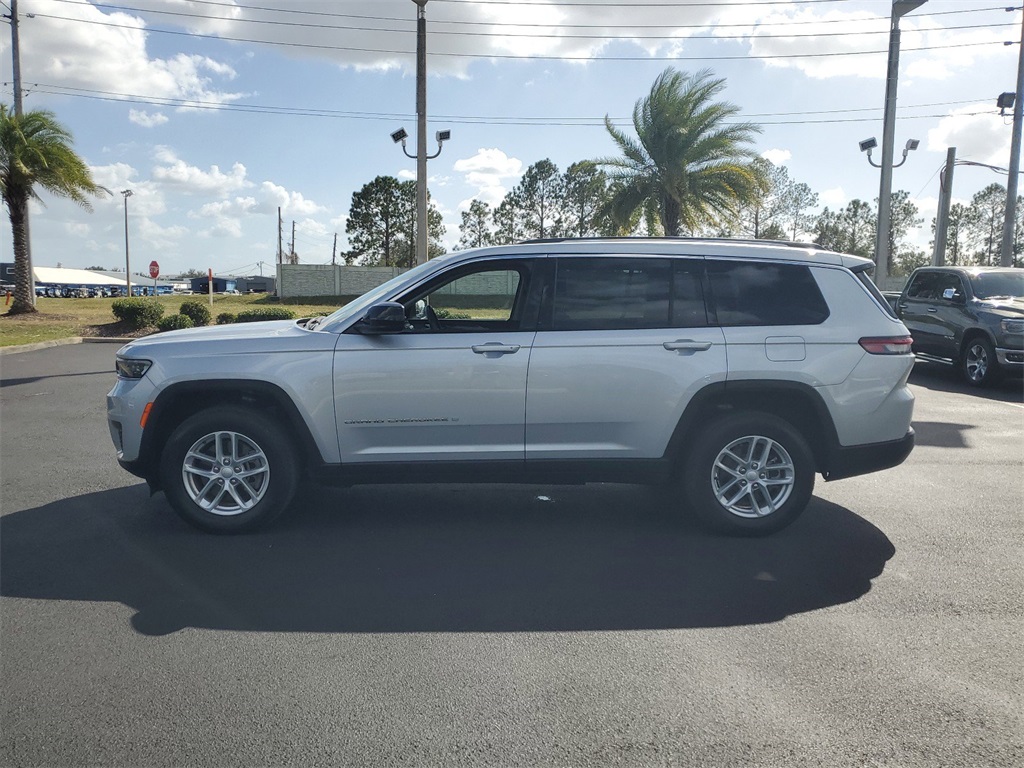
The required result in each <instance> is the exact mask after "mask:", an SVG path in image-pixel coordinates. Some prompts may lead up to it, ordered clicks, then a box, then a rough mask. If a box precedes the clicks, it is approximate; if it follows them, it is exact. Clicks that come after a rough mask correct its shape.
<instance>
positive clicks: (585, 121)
mask: <svg viewBox="0 0 1024 768" xmlns="http://www.w3.org/2000/svg"><path fill="white" fill-rule="evenodd" d="M54 87H55V88H60V87H61V86H54ZM47 88H48V87H47V86H41V85H35V86H33V89H34V90H35V91H36V92H37V93H45V94H48V95H51V96H73V97H77V98H84V99H93V100H96V101H112V102H118V103H129V104H147V105H150V106H161V107H188V108H190V109H199V110H209V111H222V112H246V113H254V114H279V115H285V116H291V117H326V118H334V119H350V120H381V121H383V120H396V119H397V120H402V119H407V118H408V117H409V116H408V115H390V116H389V115H386V114H379V115H378V114H373V113H365V114H345V113H338V112H335V111H332V110H306V111H301V110H297V109H296V110H291V108H286V107H258V106H246V105H233V104H217V103H215V102H190V101H187V100H175V101H176V102H180V103H169V101H168V100H164V101H155V100H152V99H147V98H145V97H124V96H121V97H117V96H102V95H94V94H89V93H75V92H64V91H60V90H48V89H47ZM78 90H81V89H78ZM953 103H966V102H953ZM850 111H873V110H869V109H867V108H865V109H857V110H832V111H828V110H825V111H821V112H808V113H801V112H791V113H761V114H762V115H767V116H774V115H778V116H786V115H801V114H810V115H813V114H824V115H828V114H839V113H844V112H850ZM986 114H995V110H994V108H993V109H992V110H983V111H978V112H965V113H961V115H957V116H958V117H959V116H962V117H972V116H976V115H986ZM757 116H758V115H757V114H752V115H747V116H746V117H748V118H749V117H757ZM943 117H950V115H949V114H928V115H901V116H900V119H901V120H923V119H937V118H943ZM432 119H434V120H444V121H445V122H447V123H452V124H455V125H511V126H536V127H589V126H601V125H604V119H603V118H561V119H556V120H551V119H544V118H531V119H523V118H477V117H461V118H460V117H450V116H449V117H445V116H442V115H436V116H432ZM877 120H878V117H877V116H875V117H845V118H841V117H835V118H823V119H820V120H816V119H801V120H768V121H760V122H759V124H760V125H815V124H832V123H868V122H877ZM613 123H615V124H616V125H629V124H630V121H629V120H627V119H621V120H617V121H613Z"/></svg>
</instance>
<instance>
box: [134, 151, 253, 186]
mask: <svg viewBox="0 0 1024 768" xmlns="http://www.w3.org/2000/svg"><path fill="white" fill-rule="evenodd" d="M155 156H156V160H157V162H158V163H161V165H157V166H156V167H154V168H153V179H154V180H155V181H159V182H162V183H163V184H166V185H168V186H171V187H175V188H177V189H179V190H180V191H181V192H184V193H185V194H193V195H201V194H202V195H214V196H221V195H225V194H227V193H228V192H233V191H234V190H237V189H242V188H243V187H251V186H252V182H249V181H246V178H245V166H244V165H242V164H241V163H235V164H234V165H232V166H231V172H230V173H224V172H223V171H221V169H220V167H219V166H217V165H211V166H210V170H208V171H204V170H202V169H201V168H197V167H196V166H194V165H189V164H188V163H186V162H185V161H184V160H182V159H181V158H179V157H178V156H177V155H176V154H175V153H174V151H173V150H172V149H170V148H169V147H157V148H156V152H155Z"/></svg>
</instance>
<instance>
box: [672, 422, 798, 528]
mask: <svg viewBox="0 0 1024 768" xmlns="http://www.w3.org/2000/svg"><path fill="white" fill-rule="evenodd" d="M727 450H728V451H729V453H727ZM720 458H721V462H720V461H719V459H720ZM765 458H767V466H765V463H764V460H765ZM814 472H815V465H814V459H813V457H812V456H811V451H810V448H809V447H808V445H807V441H806V440H805V439H804V437H803V435H801V434H800V432H799V431H798V430H796V429H795V428H794V427H793V426H791V425H790V424H789V423H788V422H787V421H784V420H783V419H780V418H778V417H776V416H771V415H769V414H766V413H759V412H754V411H744V412H739V413H732V414H728V415H726V416H721V417H719V418H717V419H715V420H714V421H712V422H711V423H710V424H709V425H708V426H707V427H705V428H704V429H703V430H702V431H701V432H700V434H699V435H698V437H697V440H696V441H695V443H694V446H693V448H692V449H691V450H690V451H689V452H688V455H687V457H686V459H685V462H684V467H683V489H684V491H685V493H686V495H687V498H688V499H689V501H690V504H691V506H692V509H693V513H694V515H695V516H696V517H697V519H698V520H699V521H700V522H701V523H703V524H704V525H705V526H706V527H708V528H710V529H712V530H714V531H718V532H720V533H725V534H728V535H731V536H767V535H768V534H770V533H774V532H776V531H779V530H781V529H783V528H785V527H786V526H787V525H789V524H790V523H792V522H793V521H794V520H796V519H797V517H799V516H800V513H801V512H803V511H804V508H805V507H806V506H807V502H808V501H810V498H811V491H813V490H814ZM720 497H724V499H720ZM773 507H774V509H773Z"/></svg>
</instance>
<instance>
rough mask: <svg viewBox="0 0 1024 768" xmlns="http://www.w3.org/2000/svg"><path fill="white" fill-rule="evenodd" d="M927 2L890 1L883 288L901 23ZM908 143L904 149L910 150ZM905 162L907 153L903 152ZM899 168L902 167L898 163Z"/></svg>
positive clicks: (879, 264) (880, 245) (881, 212)
mask: <svg viewBox="0 0 1024 768" xmlns="http://www.w3.org/2000/svg"><path fill="white" fill-rule="evenodd" d="M925 2H927V0H893V3H892V16H891V18H890V29H889V66H888V69H887V71H886V75H885V119H884V122H883V126H882V164H881V165H880V166H878V167H880V168H881V169H882V174H881V175H882V179H881V182H880V185H879V189H878V226H877V227H876V230H877V231H876V233H875V260H876V261H875V264H876V266H875V282H876V283H877V284H878V285H879V287H880V288H884V287H885V281H886V278H888V276H889V233H890V230H891V229H892V169H893V164H892V156H893V149H894V147H893V141H894V138H895V133H896V84H897V80H898V78H899V71H900V19H901V18H902V17H903V16H906V15H907V14H908V13H910V12H911V11H913V10H914V9H916V8H920V7H921V6H922V5H924V4H925ZM909 148H910V146H909V143H908V145H907V149H909ZM904 159H906V151H904ZM901 165H902V163H901Z"/></svg>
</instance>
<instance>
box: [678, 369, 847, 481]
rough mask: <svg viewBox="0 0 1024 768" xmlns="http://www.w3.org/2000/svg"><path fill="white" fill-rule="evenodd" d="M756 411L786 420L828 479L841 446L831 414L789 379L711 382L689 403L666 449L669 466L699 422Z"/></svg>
mask: <svg viewBox="0 0 1024 768" xmlns="http://www.w3.org/2000/svg"><path fill="white" fill-rule="evenodd" d="M744 410H749V411H757V412H760V413H765V414H768V415H772V416H777V417H779V418H781V419H784V420H785V421H787V422H788V423H789V424H791V425H792V426H793V428H794V429H796V430H797V431H799V432H800V434H801V435H802V436H803V437H804V439H805V440H806V441H807V444H808V446H809V447H810V449H811V453H812V456H813V459H814V464H815V471H817V472H820V473H821V474H822V475H824V476H825V477H826V478H827V477H828V475H829V471H830V470H831V468H832V464H833V458H834V456H835V455H836V452H837V450H838V447H839V437H838V433H837V432H836V428H835V424H834V422H833V420H832V415H831V414H830V413H829V410H828V406H827V405H826V404H825V401H824V400H823V399H822V397H821V395H820V394H819V393H818V392H817V391H815V389H814V388H813V387H811V386H810V385H808V384H803V383H800V382H792V381H773V380H760V379H758V380H746V381H730V382H720V383H717V384H711V385H708V386H707V387H705V388H704V389H702V390H700V391H699V392H698V393H697V394H696V395H695V396H694V397H693V398H692V399H691V400H690V402H689V404H688V405H687V407H686V409H685V410H684V411H683V415H682V416H681V417H680V419H679V423H678V424H677V425H676V428H675V431H674V432H673V433H672V438H671V439H670V440H669V445H668V449H667V451H666V456H667V458H669V459H671V460H672V463H673V465H675V466H679V465H680V464H681V463H682V462H683V461H685V459H686V457H687V455H688V451H689V450H690V448H691V447H692V445H693V440H692V437H693V435H694V434H695V433H696V432H697V431H699V430H700V428H701V425H702V423H704V422H707V421H709V420H711V419H712V418H714V417H715V416H717V415H719V414H727V413H735V412H738V411H744Z"/></svg>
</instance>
